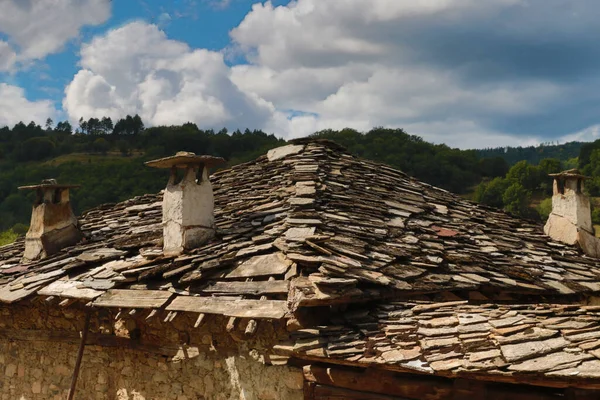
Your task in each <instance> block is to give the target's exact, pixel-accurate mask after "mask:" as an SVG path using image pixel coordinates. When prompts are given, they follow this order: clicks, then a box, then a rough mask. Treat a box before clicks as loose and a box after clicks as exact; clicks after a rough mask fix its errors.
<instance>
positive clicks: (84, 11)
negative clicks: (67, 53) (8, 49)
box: [0, 0, 110, 64]
mask: <svg viewBox="0 0 600 400" xmlns="http://www.w3.org/2000/svg"><path fill="white" fill-rule="evenodd" d="M0 10H2V12H0V32H1V33H4V34H5V35H7V36H8V38H9V42H10V43H11V44H13V45H14V47H15V49H14V50H15V51H16V53H17V57H18V60H19V61H27V60H34V59H41V58H43V57H45V56H46V55H48V54H51V53H55V52H57V51H59V50H60V49H61V48H62V47H63V46H64V44H65V43H66V42H67V41H68V40H71V39H73V38H76V37H77V36H78V34H79V31H80V29H81V28H82V27H83V26H85V25H98V24H101V23H103V22H105V21H106V20H107V19H108V17H109V16H110V0H0ZM0 64H1V63H0Z"/></svg>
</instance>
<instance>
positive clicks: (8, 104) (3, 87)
mask: <svg viewBox="0 0 600 400" xmlns="http://www.w3.org/2000/svg"><path fill="white" fill-rule="evenodd" d="M56 113H57V112H56V109H55V108H54V106H53V105H52V102H51V101H49V100H41V101H29V100H27V98H26V97H25V93H24V91H23V89H22V88H20V87H18V86H12V85H8V84H6V83H0V127H2V126H12V125H14V124H16V123H18V122H20V121H24V122H25V123H28V122H29V121H34V122H36V123H37V124H40V125H42V124H43V123H44V121H46V118H48V117H54V116H55V115H56Z"/></svg>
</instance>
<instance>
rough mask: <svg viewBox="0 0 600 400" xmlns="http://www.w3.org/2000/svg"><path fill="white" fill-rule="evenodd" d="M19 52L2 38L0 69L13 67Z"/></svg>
mask: <svg viewBox="0 0 600 400" xmlns="http://www.w3.org/2000/svg"><path fill="white" fill-rule="evenodd" d="M16 58H17V54H16V53H15V51H14V50H13V48H12V47H11V46H10V45H9V44H8V43H6V42H3V41H2V40H0V71H8V70H10V69H11V67H12V66H13V64H14V63H15V60H16Z"/></svg>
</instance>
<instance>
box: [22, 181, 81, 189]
mask: <svg viewBox="0 0 600 400" xmlns="http://www.w3.org/2000/svg"><path fill="white" fill-rule="evenodd" d="M78 187H81V185H68V184H62V185H61V184H59V183H58V182H57V181H56V179H44V180H42V182H41V183H40V184H39V185H28V186H19V187H18V189H19V190H35V189H74V188H78Z"/></svg>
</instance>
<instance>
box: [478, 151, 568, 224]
mask: <svg viewBox="0 0 600 400" xmlns="http://www.w3.org/2000/svg"><path fill="white" fill-rule="evenodd" d="M563 168H564V166H563V164H562V162H561V161H560V160H557V159H553V158H545V159H543V160H541V161H540V163H539V164H538V165H531V164H529V163H528V162H527V161H525V160H522V161H519V162H517V163H516V164H514V165H513V166H512V167H511V168H510V169H509V170H508V172H507V173H506V175H505V176H504V177H503V178H501V177H497V178H494V179H492V180H491V181H488V182H486V181H484V182H482V183H480V184H479V186H477V188H476V189H475V193H474V195H473V200H475V201H477V202H479V203H483V204H486V205H489V206H492V207H498V208H504V209H505V210H506V211H508V212H510V213H511V214H514V215H517V216H519V217H523V218H530V219H538V220H544V219H546V218H547V217H548V214H550V211H551V209H552V203H548V201H549V200H550V201H551V199H550V197H549V196H552V182H551V180H550V178H548V174H552V173H556V172H560V171H562V170H563ZM534 197H535V198H542V199H543V198H544V197H546V199H544V200H542V201H541V202H540V204H539V205H538V206H537V207H532V204H531V203H532V198H534Z"/></svg>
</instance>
